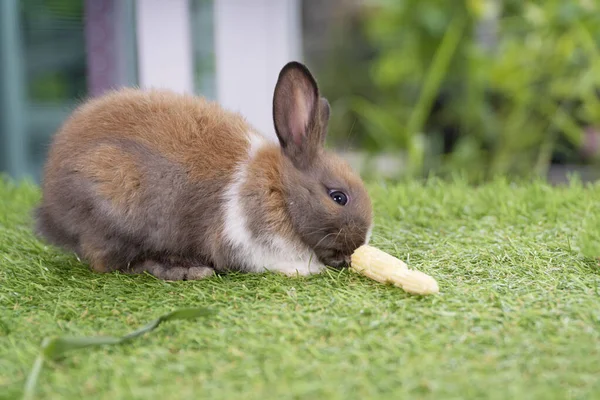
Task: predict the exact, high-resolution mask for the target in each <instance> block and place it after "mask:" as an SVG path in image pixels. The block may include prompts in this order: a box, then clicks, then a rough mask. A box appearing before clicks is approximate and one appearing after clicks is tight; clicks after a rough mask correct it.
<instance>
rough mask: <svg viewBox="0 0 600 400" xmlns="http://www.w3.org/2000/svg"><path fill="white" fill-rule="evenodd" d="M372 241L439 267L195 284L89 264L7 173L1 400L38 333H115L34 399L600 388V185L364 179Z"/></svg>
mask: <svg viewBox="0 0 600 400" xmlns="http://www.w3.org/2000/svg"><path fill="white" fill-rule="evenodd" d="M370 190H371V193H372V196H373V201H374V205H375V210H376V216H377V217H376V223H377V225H376V229H375V232H374V237H373V244H374V245H376V246H378V247H380V248H382V249H384V250H386V251H388V252H390V253H392V254H394V255H396V256H398V257H401V258H402V259H404V260H408V263H409V265H411V266H412V267H415V268H418V269H420V270H422V271H424V272H426V273H428V274H431V275H433V276H434V277H436V278H437V279H438V281H439V283H440V289H441V293H440V294H439V295H436V296H430V297H418V296H410V295H407V294H406V293H404V292H403V291H402V290H400V289H397V288H392V287H387V286H383V285H380V284H377V283H375V282H372V281H369V280H367V279H365V278H362V277H359V276H356V275H354V274H351V273H349V272H347V271H343V272H329V273H326V274H323V275H321V276H313V277H308V278H293V279H290V278H285V277H281V276H278V275H274V274H264V275H231V276H221V277H215V278H213V279H209V280H205V281H200V282H179V283H173V282H162V281H158V280H155V279H153V278H152V277H149V276H125V275H121V274H108V275H99V274H94V273H91V272H89V270H88V269H87V267H86V266H85V265H83V264H81V263H80V262H78V261H77V259H76V258H75V257H74V256H73V255H70V254H64V253H61V252H59V251H57V250H56V249H52V248H50V247H47V246H45V245H44V244H42V243H40V242H39V241H37V240H36V239H35V238H34V237H33V236H32V233H31V228H30V223H31V220H30V216H29V215H30V214H29V213H30V210H31V208H32V206H33V205H34V204H35V202H36V201H37V199H38V196H39V193H38V190H37V188H36V187H35V186H33V185H29V184H21V185H19V186H17V185H15V184H12V183H6V182H4V183H2V182H1V181H0V397H2V398H18V397H20V396H21V395H22V388H23V385H24V382H25V379H26V377H27V374H28V373H29V371H30V369H31V367H32V365H33V362H34V360H35V358H36V355H37V353H38V351H39V347H40V343H41V340H42V339H43V338H44V337H46V336H53V335H69V336H91V335H100V334H102V335H123V334H126V333H129V332H131V331H133V330H135V329H137V328H139V327H140V326H142V325H144V324H145V323H147V322H149V321H150V320H153V319H155V318H157V317H159V316H160V315H162V314H165V313H168V312H170V311H173V310H175V309H178V308H189V307H208V308H210V309H212V310H214V311H216V315H215V316H212V317H209V318H204V319H198V320H191V321H172V322H169V323H168V324H165V325H161V326H160V327H159V328H157V329H156V330H155V331H153V332H152V333H149V334H147V335H145V336H143V337H141V338H137V339H135V340H133V341H131V342H128V343H126V344H123V345H118V346H110V347H101V348H93V349H82V350H79V351H74V352H71V353H69V354H67V355H66V357H65V358H64V359H61V360H58V361H56V362H51V363H49V364H48V365H47V366H46V368H45V369H44V370H43V372H42V374H41V376H40V380H39V383H38V395H39V398H48V399H50V398H51V399H80V398H86V399H99V398H102V399H111V400H114V399H123V398H136V399H148V398H157V399H158V398H169V399H189V398H210V399H238V398H244V399H369V398H378V399H384V398H388V399H398V398H402V397H403V396H406V397H410V398H422V399H459V398H460V399H482V398H487V399H509V398H513V397H515V398H519V399H554V398H556V399H564V398H572V399H575V398H579V399H584V398H585V399H590V398H600V268H599V266H598V260H597V259H596V257H595V255H600V249H599V247H598V246H599V245H600V234H599V233H600V208H599V207H600V185H596V186H590V187H585V186H584V185H582V184H579V183H573V184H571V185H570V187H560V188H551V187H549V186H546V185H544V184H541V183H538V184H523V185H510V184H508V183H506V182H504V181H501V180H498V181H495V182H493V183H490V184H487V185H484V186H481V187H479V188H469V187H468V186H466V185H465V184H463V183H461V182H460V181H457V182H454V183H446V184H445V183H440V182H435V181H432V182H431V183H427V184H419V183H405V184H401V185H398V186H388V187H386V186H384V185H375V184H373V185H371V186H370Z"/></svg>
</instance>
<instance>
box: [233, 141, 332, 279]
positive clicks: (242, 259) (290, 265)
mask: <svg viewBox="0 0 600 400" xmlns="http://www.w3.org/2000/svg"><path fill="white" fill-rule="evenodd" d="M249 141H250V148H249V151H248V159H249V160H250V159H252V157H254V155H255V154H256V153H257V152H258V150H259V149H260V148H261V147H262V146H264V145H265V144H267V142H266V139H265V138H263V137H261V136H259V135H257V134H254V133H251V134H249ZM247 165H248V164H247V163H245V162H244V163H241V164H240V165H239V166H238V169H237V170H236V172H235V174H234V177H233V180H232V182H231V183H230V184H229V186H228V187H227V189H226V190H225V199H224V200H225V201H224V207H225V208H224V214H225V224H224V227H223V231H224V236H225V240H226V241H227V242H228V244H229V245H230V246H231V247H233V249H234V251H235V254H236V257H235V258H236V261H237V262H238V263H242V264H243V265H241V266H242V267H244V268H245V269H246V270H247V271H248V272H263V271H273V272H281V273H284V274H287V275H296V274H298V275H308V274H313V273H319V272H321V271H323V270H324V268H325V266H324V265H323V264H321V263H320V262H319V261H318V260H317V258H316V257H315V255H314V253H313V252H312V251H311V250H310V249H308V248H306V247H304V246H301V245H296V244H293V243H291V242H290V241H289V240H287V239H285V238H284V237H282V236H281V235H277V234H272V235H271V234H269V235H268V239H264V240H262V239H261V240H258V239H257V238H255V237H253V235H252V233H251V232H250V230H249V229H248V218H247V216H246V215H245V214H244V204H243V203H242V201H243V200H242V198H241V196H240V190H241V188H242V187H243V185H244V184H245V182H246V179H247Z"/></svg>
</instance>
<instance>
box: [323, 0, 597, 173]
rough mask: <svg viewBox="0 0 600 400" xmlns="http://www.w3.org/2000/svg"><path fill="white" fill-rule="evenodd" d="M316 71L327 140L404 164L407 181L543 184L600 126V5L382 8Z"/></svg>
mask: <svg viewBox="0 0 600 400" xmlns="http://www.w3.org/2000/svg"><path fill="white" fill-rule="evenodd" d="M367 4H368V6H363V8H362V9H361V12H360V13H358V14H356V17H355V18H354V19H353V21H352V22H351V23H350V24H346V25H345V26H343V27H340V28H339V29H337V31H336V32H337V33H336V35H338V36H337V39H334V40H333V41H334V43H335V46H334V47H335V48H334V50H333V51H332V53H331V57H330V60H328V62H327V63H326V67H323V68H321V71H319V74H320V76H322V79H321V81H323V85H322V86H323V92H324V93H325V94H326V95H327V96H328V97H329V99H330V101H331V103H332V107H333V113H332V121H331V135H330V136H331V142H332V144H334V145H336V146H344V145H346V144H348V142H347V140H348V138H350V140H351V142H349V144H350V145H355V146H358V147H361V148H365V149H367V150H369V151H371V152H381V151H387V152H392V153H394V152H398V153H403V154H405V155H406V160H407V165H406V167H407V169H406V171H405V173H406V174H409V175H411V176H424V175H428V174H431V173H435V174H439V175H444V174H448V173H451V172H456V171H457V170H459V171H461V172H463V173H466V174H467V176H469V177H470V178H471V179H473V180H476V179H486V178H489V177H490V176H493V175H514V176H530V175H544V174H545V173H546V172H547V169H548V167H549V165H550V163H551V161H552V158H553V157H558V156H561V157H562V158H563V160H566V161H569V162H577V163H583V162H593V161H594V160H590V159H585V158H582V157H581V156H580V151H579V150H580V149H581V146H582V144H583V142H584V132H585V129H586V128H587V127H590V126H591V127H596V128H597V129H598V128H600V97H599V96H598V95H599V93H600V92H599V91H598V87H599V84H600V46H599V43H600V3H598V2H597V1H595V0H580V1H574V0H546V1H522V0H504V1H500V0H387V1H385V0H379V1H375V2H368V3H367Z"/></svg>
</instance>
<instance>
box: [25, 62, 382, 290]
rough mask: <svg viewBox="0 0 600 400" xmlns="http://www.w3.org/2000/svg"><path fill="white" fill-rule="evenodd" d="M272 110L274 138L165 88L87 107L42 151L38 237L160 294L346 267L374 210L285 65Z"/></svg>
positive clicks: (114, 93)
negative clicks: (194, 283)
mask: <svg viewBox="0 0 600 400" xmlns="http://www.w3.org/2000/svg"><path fill="white" fill-rule="evenodd" d="M272 106H273V121H274V127H275V132H276V136H277V139H268V138H267V137H265V136H263V135H261V134H260V133H259V132H258V131H257V130H256V129H254V128H253V127H252V126H251V125H250V124H249V123H248V122H246V120H245V119H244V118H243V117H242V116H241V115H240V114H238V113H236V112H233V111H230V110H226V109H224V108H222V107H221V106H220V105H219V104H217V103H216V102H213V101H209V100H207V99H205V98H203V97H200V96H195V95H190V94H179V93H175V92H172V91H170V90H167V89H139V88H131V87H126V88H121V89H114V90H111V91H110V92H108V93H106V94H103V95H101V96H99V97H96V98H91V99H88V100H87V101H85V102H83V104H80V105H79V106H78V107H77V108H76V109H75V110H74V111H73V113H72V114H71V115H70V116H69V117H68V118H67V120H66V121H65V122H64V123H63V125H62V126H61V127H60V128H59V130H58V132H57V133H56V134H55V135H54V136H53V138H52V141H51V143H50V146H49V151H48V156H47V160H46V164H45V165H44V169H43V174H42V180H41V191H42V198H41V202H40V204H39V205H38V207H37V208H36V209H35V211H34V213H35V231H36V234H37V235H38V236H39V237H40V238H41V239H42V240H43V241H45V242H46V243H47V244H49V245H53V246H57V247H59V248H62V249H64V250H67V251H71V252H74V253H75V254H76V255H77V256H78V258H79V259H80V260H82V261H83V262H85V263H87V264H88V265H89V266H90V268H91V269H92V270H93V271H96V272H98V273H107V272H112V271H117V270H118V271H121V272H123V273H129V274H139V273H149V274H151V275H153V276H155V277H156V278H158V279H162V280H169V281H178V280H196V279H202V278H205V277H209V276H213V275H215V274H220V273H227V272H232V271H237V272H242V273H260V272H266V271H272V272H276V273H282V274H285V275H309V274H317V273H320V272H322V271H323V270H324V269H325V268H327V267H331V268H344V267H348V266H349V263H350V256H351V254H352V253H353V251H354V250H355V249H356V248H358V247H359V246H361V245H363V244H367V243H368V241H369V239H370V236H371V232H372V229H373V222H372V221H373V215H372V214H373V210H372V204H371V200H370V198H369V195H368V192H367V190H366V188H365V185H364V184H363V182H362V180H361V178H360V176H359V175H358V174H356V173H355V172H353V170H352V169H351V167H350V166H349V165H348V164H347V163H346V162H345V161H343V160H342V159H341V158H340V157H339V156H336V155H335V154H333V153H332V152H330V151H328V150H326V149H325V147H324V140H325V137H326V133H327V128H328V121H329V116H330V105H329V102H328V101H327V99H325V98H324V97H321V96H320V94H319V88H318V86H317V82H316V81H315V79H314V77H313V75H312V74H311V72H310V71H309V70H308V68H307V67H306V66H305V65H304V64H302V63H300V62H296V61H291V62H289V63H287V64H286V65H285V66H283V68H282V69H281V71H280V73H279V76H278V79H277V82H276V84H275V90H274V95H273V104H272Z"/></svg>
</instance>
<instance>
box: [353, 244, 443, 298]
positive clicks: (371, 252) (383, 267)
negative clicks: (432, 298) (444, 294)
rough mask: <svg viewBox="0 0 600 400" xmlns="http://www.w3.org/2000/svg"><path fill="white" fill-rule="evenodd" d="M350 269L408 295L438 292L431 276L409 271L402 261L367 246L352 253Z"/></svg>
mask: <svg viewBox="0 0 600 400" xmlns="http://www.w3.org/2000/svg"><path fill="white" fill-rule="evenodd" d="M350 269H352V270H354V271H355V272H357V273H359V274H361V275H364V276H366V277H368V278H371V279H373V280H375V281H377V282H381V283H388V282H389V283H392V284H393V285H394V286H398V287H400V288H402V289H403V290H405V291H407V292H408V293H413V294H434V293H438V292H439V291H440V289H439V287H438V284H437V282H436V280H435V279H433V278H432V277H431V276H429V275H427V274H424V273H423V272H421V271H417V270H411V269H409V268H408V267H407V266H406V264H405V263H404V262H403V261H402V260H399V259H397V258H396V257H394V256H392V255H390V254H387V253H386V252H384V251H381V250H379V249H377V248H375V247H372V246H369V245H363V246H361V247H359V248H358V249H356V250H355V251H354V253H353V254H352V258H351V261H350Z"/></svg>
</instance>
